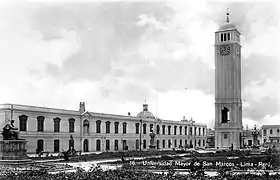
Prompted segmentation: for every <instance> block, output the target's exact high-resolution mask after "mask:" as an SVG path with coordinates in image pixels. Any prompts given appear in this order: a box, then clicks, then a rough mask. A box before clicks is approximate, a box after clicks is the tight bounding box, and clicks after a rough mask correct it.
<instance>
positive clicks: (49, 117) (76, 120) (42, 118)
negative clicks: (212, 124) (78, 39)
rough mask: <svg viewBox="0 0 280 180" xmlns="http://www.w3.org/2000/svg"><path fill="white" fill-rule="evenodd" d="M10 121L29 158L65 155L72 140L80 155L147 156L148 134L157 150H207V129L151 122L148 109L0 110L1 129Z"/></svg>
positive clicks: (183, 123)
mask: <svg viewBox="0 0 280 180" xmlns="http://www.w3.org/2000/svg"><path fill="white" fill-rule="evenodd" d="M10 119H14V120H15V127H17V128H19V136H20V137H21V138H24V139H26V140H27V141H28V142H27V145H26V148H27V152H28V153H35V152H36V150H39V151H44V152H51V153H53V152H61V151H62V149H63V150H68V149H69V147H70V145H71V142H70V136H72V137H73V140H74V141H72V143H73V144H72V145H73V146H74V148H75V149H76V150H77V151H81V152H104V151H123V150H147V149H148V148H149V145H150V131H151V130H153V132H154V133H155V134H156V137H155V142H156V148H157V149H159V150H167V149H172V148H179V147H186V146H187V147H194V148H195V147H202V148H203V147H205V146H206V130H207V127H206V124H198V123H195V122H194V121H192V120H181V121H172V120H161V119H158V118H155V117H154V116H153V114H152V113H151V112H149V111H148V105H147V104H144V105H143V111H142V112H140V113H138V115H137V116H130V115H127V116H124V115H114V114H103V113H94V112H88V111H86V110H85V103H83V102H82V103H80V109H79V111H74V110H64V109H54V108H46V107H35V106H26V105H16V104H3V105H0V125H1V127H4V125H5V124H6V123H9V120H10ZM0 131H2V129H1V130H0ZM1 138H2V137H1ZM140 142H141V143H140Z"/></svg>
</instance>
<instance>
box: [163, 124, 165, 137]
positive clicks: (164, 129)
mask: <svg viewBox="0 0 280 180" xmlns="http://www.w3.org/2000/svg"><path fill="white" fill-rule="evenodd" d="M162 135H165V125H162Z"/></svg>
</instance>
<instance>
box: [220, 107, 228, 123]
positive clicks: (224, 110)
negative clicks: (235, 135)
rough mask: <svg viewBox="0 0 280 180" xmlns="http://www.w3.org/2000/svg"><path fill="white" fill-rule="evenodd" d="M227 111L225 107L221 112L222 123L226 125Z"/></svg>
mask: <svg viewBox="0 0 280 180" xmlns="http://www.w3.org/2000/svg"><path fill="white" fill-rule="evenodd" d="M228 117H229V109H228V108H227V107H224V109H223V110H222V123H228V121H229V119H228Z"/></svg>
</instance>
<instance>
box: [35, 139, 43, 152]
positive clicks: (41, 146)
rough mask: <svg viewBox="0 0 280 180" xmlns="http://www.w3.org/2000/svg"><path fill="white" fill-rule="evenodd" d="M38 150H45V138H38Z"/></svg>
mask: <svg viewBox="0 0 280 180" xmlns="http://www.w3.org/2000/svg"><path fill="white" fill-rule="evenodd" d="M37 151H38V152H41V151H44V140H43V139H38V140H37Z"/></svg>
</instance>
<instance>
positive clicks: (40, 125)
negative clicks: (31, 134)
mask: <svg viewBox="0 0 280 180" xmlns="http://www.w3.org/2000/svg"><path fill="white" fill-rule="evenodd" d="M44 120H45V117H44V116H38V117H37V131H38V132H44Z"/></svg>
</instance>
